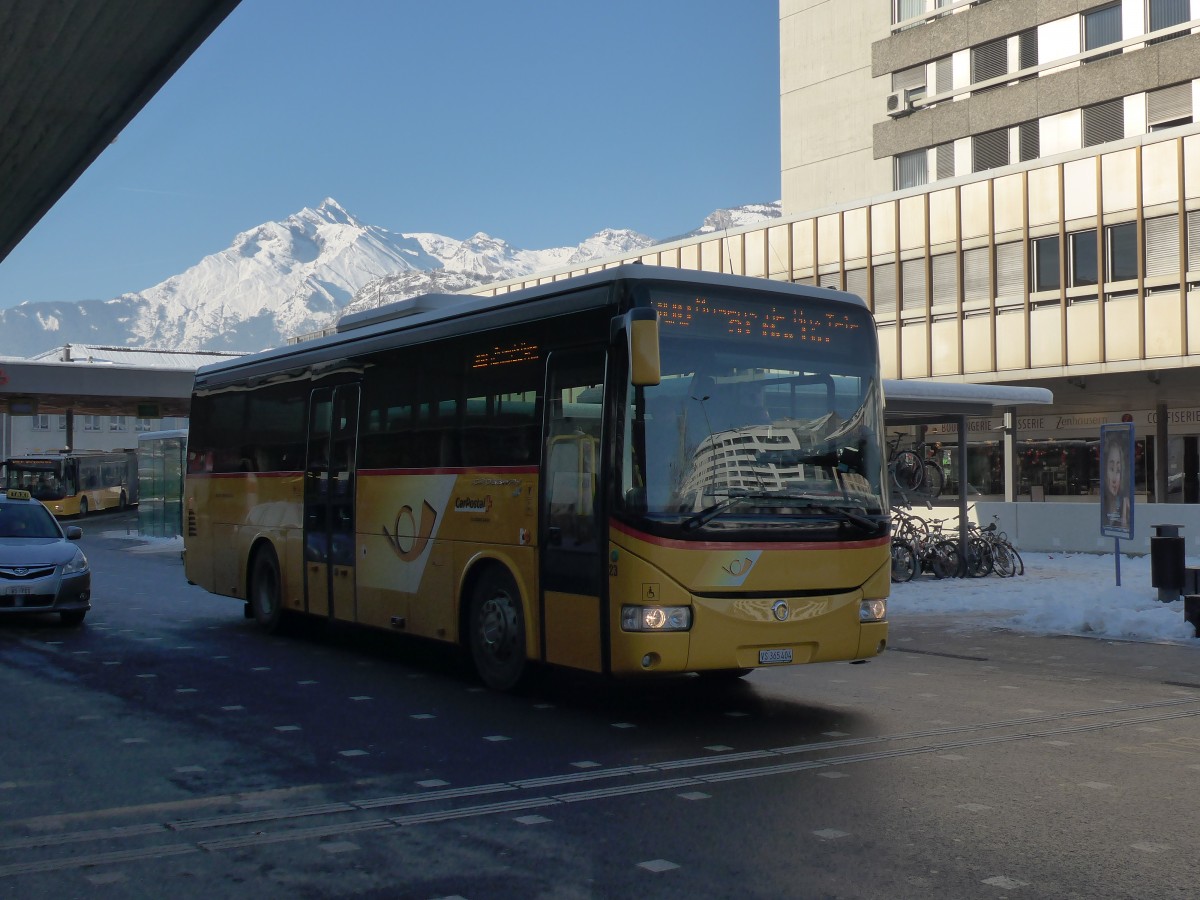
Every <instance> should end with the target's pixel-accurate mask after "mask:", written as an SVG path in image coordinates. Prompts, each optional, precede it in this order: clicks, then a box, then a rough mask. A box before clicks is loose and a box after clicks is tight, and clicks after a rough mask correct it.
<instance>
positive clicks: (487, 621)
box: [467, 566, 526, 691]
mask: <svg viewBox="0 0 1200 900" xmlns="http://www.w3.org/2000/svg"><path fill="white" fill-rule="evenodd" d="M467 643H468V646H469V647H470V650H471V660H472V662H474V664H475V671H476V672H478V673H479V677H480V679H481V680H482V681H483V683H484V684H486V685H487V686H488V687H490V688H491V689H492V690H496V691H510V690H512V689H513V688H515V687H516V686H517V685H518V684H519V683H520V682H521V678H522V676H523V675H524V674H525V663H526V659H525V613H524V612H523V610H522V608H521V595H520V593H519V592H518V590H517V584H516V582H515V581H514V580H513V577H512V575H510V574H509V573H508V571H507V570H506V569H503V568H500V567H498V566H491V567H489V568H488V570H487V571H486V572H484V573H483V575H482V576H481V577H480V578H479V580H478V581H476V582H475V586H474V588H473V589H472V591H471V605H470V612H469V614H468V617H467Z"/></svg>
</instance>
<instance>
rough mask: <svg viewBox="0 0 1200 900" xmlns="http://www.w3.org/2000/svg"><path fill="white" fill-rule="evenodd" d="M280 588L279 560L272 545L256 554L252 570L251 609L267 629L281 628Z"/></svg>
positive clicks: (276, 629) (258, 621) (281, 605)
mask: <svg viewBox="0 0 1200 900" xmlns="http://www.w3.org/2000/svg"><path fill="white" fill-rule="evenodd" d="M280 593H281V592H280V589H279V560H278V559H277V558H276V556H275V551H274V549H272V548H271V546H270V545H266V546H264V547H263V548H262V549H261V550H259V551H258V552H257V553H256V554H255V555H254V566H253V568H252V569H251V571H250V611H251V612H252V613H253V614H254V621H256V622H257V623H258V624H259V625H260V626H261V627H263V628H264V629H266V630H267V631H270V632H274V631H278V630H279V625H280V622H281V621H282V620H283V603H282V600H281V598H280Z"/></svg>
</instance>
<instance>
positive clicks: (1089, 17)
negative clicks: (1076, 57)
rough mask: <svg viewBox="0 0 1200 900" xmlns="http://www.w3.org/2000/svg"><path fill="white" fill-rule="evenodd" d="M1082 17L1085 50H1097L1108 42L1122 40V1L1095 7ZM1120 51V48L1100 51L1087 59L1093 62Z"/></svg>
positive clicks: (1115, 54) (1116, 54) (1112, 42)
mask: <svg viewBox="0 0 1200 900" xmlns="http://www.w3.org/2000/svg"><path fill="white" fill-rule="evenodd" d="M1080 18H1081V19H1082V20H1083V21H1082V25H1083V49H1084V50H1085V51H1086V50H1095V49H1096V48H1097V47H1104V46H1106V45H1108V44H1115V43H1117V42H1118V41H1120V40H1121V4H1120V3H1113V4H1111V5H1109V6H1102V7H1100V8H1099V9H1093V10H1092V11H1091V12H1085V13H1084V14H1083V15H1082V16H1081V17H1080ZM1120 53H1121V51H1120V50H1112V51H1110V52H1108V53H1099V54H1097V55H1096V56H1093V57H1090V58H1089V59H1088V60H1087V61H1088V62H1092V61H1094V60H1097V59H1105V58H1107V57H1109V56H1118V55H1120Z"/></svg>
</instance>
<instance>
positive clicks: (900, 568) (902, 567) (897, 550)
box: [892, 541, 917, 584]
mask: <svg viewBox="0 0 1200 900" xmlns="http://www.w3.org/2000/svg"><path fill="white" fill-rule="evenodd" d="M916 574H917V554H916V553H915V552H913V547H912V544H910V543H909V542H908V541H892V581H894V582H896V583H897V584H901V583H903V582H905V581H912V580H913V576H914V575H916Z"/></svg>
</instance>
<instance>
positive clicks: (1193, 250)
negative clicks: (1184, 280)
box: [1187, 209, 1200, 272]
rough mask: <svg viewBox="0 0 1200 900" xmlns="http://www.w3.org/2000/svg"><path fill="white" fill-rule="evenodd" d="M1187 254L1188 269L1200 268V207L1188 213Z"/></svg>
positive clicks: (1192, 270) (1191, 270) (1190, 270)
mask: <svg viewBox="0 0 1200 900" xmlns="http://www.w3.org/2000/svg"><path fill="white" fill-rule="evenodd" d="M1187 256H1188V264H1187V267H1188V271H1189V272H1194V271H1195V270H1196V269H1200V209H1193V210H1189V211H1188V214H1187Z"/></svg>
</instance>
